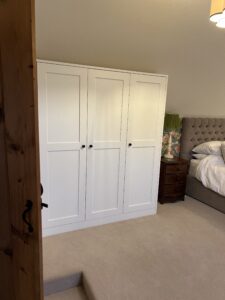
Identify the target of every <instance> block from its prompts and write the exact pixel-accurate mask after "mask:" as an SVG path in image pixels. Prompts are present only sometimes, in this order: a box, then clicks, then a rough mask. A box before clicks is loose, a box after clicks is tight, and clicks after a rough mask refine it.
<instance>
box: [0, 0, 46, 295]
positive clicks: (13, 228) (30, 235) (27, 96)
mask: <svg viewBox="0 0 225 300" xmlns="http://www.w3.org/2000/svg"><path fill="white" fill-rule="evenodd" d="M34 33H35V24H34V0H0V299H4V300H42V299H43V289H42V286H43V278H42V235H41V208H40V174H39V142H38V140H39V139H38V103H37V82H36V53H35V34H34ZM27 201H30V203H32V205H33V206H32V209H31V210H29V209H28V210H27V211H26V208H27V207H26V205H27ZM24 212H25V213H24ZM23 213H24V214H23ZM23 217H24V218H23ZM28 224H31V226H32V228H33V231H32V230H31V227H29V226H28Z"/></svg>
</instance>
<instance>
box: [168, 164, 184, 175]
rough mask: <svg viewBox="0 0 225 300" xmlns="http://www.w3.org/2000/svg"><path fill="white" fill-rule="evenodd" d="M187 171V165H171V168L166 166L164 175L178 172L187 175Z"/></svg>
mask: <svg viewBox="0 0 225 300" xmlns="http://www.w3.org/2000/svg"><path fill="white" fill-rule="evenodd" d="M187 170H188V166H187V164H185V165H171V166H169V165H168V166H166V173H167V174H174V173H178V172H182V173H185V174H186V173H187Z"/></svg>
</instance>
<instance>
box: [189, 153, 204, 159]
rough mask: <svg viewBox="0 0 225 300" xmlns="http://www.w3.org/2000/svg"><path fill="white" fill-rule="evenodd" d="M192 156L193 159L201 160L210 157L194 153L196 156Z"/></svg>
mask: <svg viewBox="0 0 225 300" xmlns="http://www.w3.org/2000/svg"><path fill="white" fill-rule="evenodd" d="M192 156H193V158H196V159H199V160H201V159H203V158H205V157H207V156H208V155H207V154H200V153H194V154H192Z"/></svg>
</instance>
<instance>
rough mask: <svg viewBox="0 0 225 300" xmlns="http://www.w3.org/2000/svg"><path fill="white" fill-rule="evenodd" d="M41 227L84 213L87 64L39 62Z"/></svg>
mask: <svg viewBox="0 0 225 300" xmlns="http://www.w3.org/2000/svg"><path fill="white" fill-rule="evenodd" d="M38 96H39V130H40V158H41V160H40V161H41V181H42V185H43V187H44V194H43V196H42V200H43V202H46V203H48V204H49V207H48V209H45V210H43V227H44V229H47V228H49V227H55V226H60V225H64V224H69V223H73V222H76V221H81V220H83V219H84V215H85V180H86V148H82V145H86V135H87V129H86V121H87V70H86V69H84V68H77V67H72V66H65V65H57V64H51V63H49V64H48V63H38Z"/></svg>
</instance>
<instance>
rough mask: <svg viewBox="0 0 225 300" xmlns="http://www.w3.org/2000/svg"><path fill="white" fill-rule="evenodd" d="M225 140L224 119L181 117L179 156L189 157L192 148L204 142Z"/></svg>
mask: <svg viewBox="0 0 225 300" xmlns="http://www.w3.org/2000/svg"><path fill="white" fill-rule="evenodd" d="M209 141H225V119H215V118H183V120H182V135H181V154H180V155H181V157H182V158H186V159H190V158H191V151H192V149H193V148H194V147H195V146H197V145H199V144H202V143H204V142H209Z"/></svg>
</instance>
